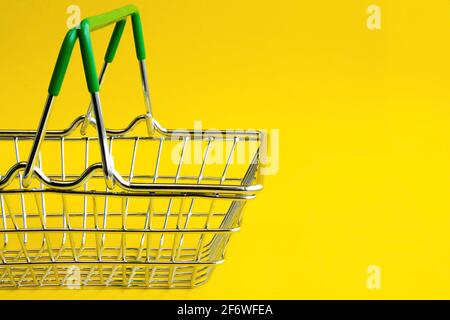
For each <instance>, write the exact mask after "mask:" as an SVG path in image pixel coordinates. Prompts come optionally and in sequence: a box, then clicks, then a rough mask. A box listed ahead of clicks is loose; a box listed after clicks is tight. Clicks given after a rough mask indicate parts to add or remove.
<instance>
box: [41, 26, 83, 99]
mask: <svg viewBox="0 0 450 320" xmlns="http://www.w3.org/2000/svg"><path fill="white" fill-rule="evenodd" d="M77 37H78V33H77V29H71V30H69V31H68V32H67V34H66V36H65V38H64V41H63V43H62V45H61V49H60V50H59V54H58V59H57V60H56V64H55V68H54V69H53V75H52V79H51V80H50V85H49V87H48V93H49V94H51V95H52V96H57V95H58V94H59V92H60V91H61V86H62V83H63V80H64V76H65V75H66V71H67V66H68V65H69V61H70V57H71V56H72V51H73V47H74V46H75V42H76V41H77Z"/></svg>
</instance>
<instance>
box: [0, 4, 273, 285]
mask: <svg viewBox="0 0 450 320" xmlns="http://www.w3.org/2000/svg"><path fill="white" fill-rule="evenodd" d="M127 18H130V20H131V23H132V28H133V36H134V42H135V48H136V54H137V58H138V61H139V66H140V76H141V80H142V86H143V91H144V97H145V107H146V110H145V114H143V115H140V116H138V117H136V118H135V119H134V120H133V121H132V122H131V123H130V124H129V125H128V126H127V127H126V128H124V129H106V128H105V126H104V122H103V117H102V108H101V103H100V98H99V87H100V83H101V82H102V80H103V78H104V75H105V72H106V70H107V67H108V65H109V64H110V63H111V62H112V61H113V59H114V56H115V53H116V49H117V47H118V44H119V42H120V38H121V35H122V32H123V30H124V27H125V24H126V20H127ZM111 24H115V27H114V31H113V33H112V37H111V40H110V42H109V45H108V49H107V52H106V55H105V59H104V66H103V68H102V69H101V72H100V73H99V75H97V72H96V66H95V62H94V56H93V50H92V45H91V38H90V33H91V32H93V31H95V30H97V29H100V28H103V27H106V26H108V25H111ZM77 40H79V41H80V48H81V55H82V60H83V66H84V73H85V77H86V82H87V87H88V90H89V93H90V98H91V103H90V105H89V109H88V111H87V112H86V114H85V115H82V116H80V117H78V118H77V119H75V120H74V121H73V122H72V124H71V125H69V126H68V127H67V128H66V129H62V130H47V122H48V119H49V114H50V110H51V108H52V104H53V102H54V99H55V97H56V96H58V94H59V92H60V89H61V85H62V82H63V79H64V76H65V73H66V69H67V66H68V64H69V60H70V57H71V53H72V51H73V48H74V45H75V43H76V41H77ZM145 57H146V54H145V48H144V41H143V34H142V26H141V20H140V14H139V12H138V10H137V8H136V7H135V6H133V5H129V6H126V7H123V8H120V9H117V10H114V11H111V12H108V13H105V14H102V15H98V16H94V17H90V18H87V19H84V20H83V21H82V22H81V24H80V25H79V26H78V27H77V28H74V29H71V30H69V31H68V32H67V34H66V36H65V39H64V41H63V44H62V47H61V49H60V52H59V55H58V59H57V62H56V66H55V68H54V71H53V75H52V78H51V82H50V85H49V89H48V93H49V94H48V97H47V100H46V103H45V107H44V111H43V114H42V117H41V120H40V122H39V126H38V129H37V130H36V131H34V130H2V131H0V150H1V151H2V158H1V159H2V160H1V163H0V174H1V176H0V209H1V220H0V221H1V222H0V233H1V234H0V287H28V286H70V287H73V286H77V287H78V286H125V287H142V288H189V287H194V286H198V285H200V284H203V283H205V282H206V281H207V280H208V279H209V277H210V275H211V273H212V271H213V269H214V267H215V266H216V265H217V264H220V263H221V262H223V259H224V254H225V248H226V246H227V243H228V241H229V239H230V236H231V234H232V233H233V232H235V231H237V230H238V229H239V227H240V225H241V218H242V210H243V207H244V205H245V203H246V202H247V200H249V199H253V198H254V197H255V196H256V192H257V191H258V190H260V189H261V188H262V185H261V178H260V174H259V171H260V170H259V166H260V162H261V161H260V153H261V151H260V150H262V148H263V144H264V141H265V136H264V134H263V133H262V132H260V131H254V130H249V131H245V130H195V129H194V130H170V129H165V128H164V127H163V126H161V125H160V124H159V123H158V122H157V121H156V120H155V118H154V117H153V114H152V110H151V105H150V95H149V88H148V82H147V72H146V67H145ZM78 129H80V130H78ZM24 156H25V157H24Z"/></svg>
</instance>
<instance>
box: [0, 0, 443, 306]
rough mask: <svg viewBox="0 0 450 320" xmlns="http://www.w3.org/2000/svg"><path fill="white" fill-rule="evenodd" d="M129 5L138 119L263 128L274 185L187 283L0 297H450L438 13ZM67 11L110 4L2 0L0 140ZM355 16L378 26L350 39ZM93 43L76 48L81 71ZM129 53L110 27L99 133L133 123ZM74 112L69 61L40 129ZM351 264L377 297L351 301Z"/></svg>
mask: <svg viewBox="0 0 450 320" xmlns="http://www.w3.org/2000/svg"><path fill="white" fill-rule="evenodd" d="M134 3H135V4H136V5H137V6H138V7H139V8H140V10H141V15H142V21H143V25H144V33H145V40H146V46H147V51H148V59H147V66H148V69H149V75H150V86H151V91H152V101H153V104H154V113H155V116H156V118H157V119H158V120H159V121H160V122H161V123H162V124H163V125H165V126H167V127H181V128H186V127H192V126H193V123H194V121H195V120H202V121H203V126H204V127H205V128H206V127H208V128H266V129H271V128H274V129H279V130H280V170H279V173H278V174H277V175H275V176H268V177H266V179H265V189H264V191H263V192H261V193H260V194H259V195H258V198H257V200H256V201H253V202H251V203H250V204H249V205H248V207H247V208H246V212H245V219H244V220H245V221H244V225H243V228H242V230H241V231H240V232H239V233H238V234H236V235H235V236H234V238H232V240H231V243H230V246H229V248H228V255H227V260H226V262H225V264H223V265H221V266H219V267H218V268H217V269H216V270H215V272H214V274H213V276H212V278H211V280H210V281H209V283H207V284H206V285H204V286H202V287H199V288H196V289H193V290H129V289H114V290H111V289H109V290H106V289H102V290H98V289H87V290H68V289H57V290H46V289H44V290H0V298H121V299H128V298H130V299H166V298H167V299H178V298H179V299H209V298H211V299H226V298H235V299H240V298H254V299H266V298H267V299H294V298H295V299H304V298H306V299H309V298H362V299H371V298H450V290H449V289H450V250H449V248H450V232H449V228H450V197H449V194H450V90H449V88H450V41H449V37H450V22H449V21H450V2H449V1H447V0H431V1H427V2H426V3H422V2H419V1H416V2H415V1H406V0H401V1H400V0H396V1H382V0H376V1H375V0H371V1H363V0H346V1H331V0H328V1H294V0H291V1H286V0H280V1H262V0H247V1H241V0H228V1H181V0H177V1H166V0H152V1H144V0H142V1H141V0H134ZM71 4H77V5H79V6H80V7H81V10H82V16H83V17H87V16H90V15H93V14H98V13H102V12H105V11H108V10H110V9H114V8H116V7H119V6H121V5H124V4H127V2H126V1H122V0H108V1H95V3H94V1H87V0H75V1H72V0H71V1H62V0H45V1H44V0H39V1H37V0H35V1H31V0H20V1H8V2H6V1H2V3H1V5H2V10H1V19H0V46H1V47H0V57H1V59H0V70H1V77H0V93H1V97H2V99H1V111H2V112H1V115H2V117H1V127H2V128H35V127H36V125H37V121H38V118H39V115H40V113H41V109H42V106H43V103H44V100H45V96H46V90H47V86H48V81H49V79H50V75H51V71H52V68H53V65H54V62H55V59H56V56H57V52H58V50H59V45H60V43H61V41H62V39H63V36H64V34H65V32H66V19H67V18H68V14H67V13H66V8H67V7H68V6H69V5H71ZM370 4H376V5H379V6H380V8H381V14H382V16H381V18H382V22H381V30H372V31H371V30H368V29H367V27H366V19H367V17H368V15H367V13H366V9H367V7H368V6H369V5H370ZM110 32H111V30H110V29H109V30H105V31H99V32H97V33H95V34H94V35H93V44H94V48H95V53H96V57H97V61H98V62H97V63H98V65H100V63H101V60H102V57H103V52H104V50H105V48H106V45H107V41H108V37H109V35H110ZM131 41H132V36H131V31H130V29H129V26H128V28H127V29H126V31H125V36H124V39H123V40H122V45H121V47H120V48H119V50H118V54H117V58H116V60H115V62H114V65H113V66H111V69H110V72H109V73H108V75H107V79H106V82H105V86H104V87H103V88H102V101H103V103H104V113H105V118H106V124H107V126H108V127H120V126H124V125H125V124H127V123H128V122H129V121H130V120H131V119H132V118H133V116H134V115H136V114H138V113H142V111H143V104H142V93H141V88H140V83H139V76H138V67H137V63H136V61H135V55H134V48H133V45H132V43H131ZM77 48H78V47H77ZM128 75H129V76H128ZM88 100H89V96H88V94H87V91H86V87H85V84H84V78H83V74H82V67H81V59H80V54H79V52H78V50H76V51H75V54H74V56H73V63H72V64H71V66H70V67H69V70H68V74H67V79H66V81H65V83H64V86H63V90H62V94H61V98H59V99H58V100H57V102H56V105H55V108H54V113H53V116H52V120H51V127H53V128H56V127H59V128H62V127H66V126H67V124H69V123H70V122H71V121H72V120H73V119H74V118H75V117H76V116H78V115H80V114H81V113H82V112H84V111H85V109H86V106H87V102H88ZM369 265H378V266H379V267H380V268H381V272H382V283H381V285H382V287H381V289H380V290H369V289H368V288H367V287H366V279H367V276H368V275H367V273H366V271H367V267H368V266H369Z"/></svg>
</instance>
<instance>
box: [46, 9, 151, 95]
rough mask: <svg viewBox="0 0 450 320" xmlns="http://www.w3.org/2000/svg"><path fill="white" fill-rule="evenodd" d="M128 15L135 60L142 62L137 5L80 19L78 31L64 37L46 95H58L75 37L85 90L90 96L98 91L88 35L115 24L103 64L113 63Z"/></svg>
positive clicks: (142, 36)
mask: <svg viewBox="0 0 450 320" xmlns="http://www.w3.org/2000/svg"><path fill="white" fill-rule="evenodd" d="M127 16H131V22H132V26H133V36H134V43H135V48H136V55H137V58H138V59H139V60H144V59H145V57H146V54H145V46H144V35H143V32H142V24H141V18H140V15H139V11H138V9H137V8H136V6H134V5H128V6H125V7H122V8H119V9H116V10H113V11H110V12H107V13H104V14H101V15H98V16H94V17H90V18H86V19H83V21H81V24H80V27H79V29H71V30H69V31H68V32H67V34H66V37H65V39H64V42H63V44H62V46H61V49H60V51H59V55H58V60H57V62H56V65H55V68H54V70H53V75H52V79H51V81H50V86H49V89H48V92H49V94H51V95H53V96H57V95H58V94H59V92H60V90H61V86H62V83H63V80H64V76H65V74H66V71H67V66H68V65H69V61H70V57H71V55H72V51H73V48H74V45H75V42H76V40H77V37H79V38H80V48H81V55H82V58H83V66H84V72H85V76H86V82H87V85H88V90H89V92H91V93H93V92H98V91H99V81H98V76H97V69H96V66H95V60H94V53H93V49H92V42H91V36H90V32H91V31H95V30H98V29H101V28H103V27H106V26H108V25H110V24H113V23H116V26H115V28H114V31H113V34H112V37H111V40H110V42H109V45H108V49H107V51H106V55H105V61H106V62H112V60H113V59H114V56H115V54H116V51H117V47H118V45H119V42H120V38H121V37H122V33H123V29H124V27H125V23H126V18H127Z"/></svg>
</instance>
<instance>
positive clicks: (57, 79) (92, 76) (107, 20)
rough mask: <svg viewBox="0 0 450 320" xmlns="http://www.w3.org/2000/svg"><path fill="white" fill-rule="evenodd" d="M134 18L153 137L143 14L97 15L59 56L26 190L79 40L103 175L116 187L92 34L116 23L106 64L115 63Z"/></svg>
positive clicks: (131, 10)
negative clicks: (126, 26) (129, 18)
mask: <svg viewBox="0 0 450 320" xmlns="http://www.w3.org/2000/svg"><path fill="white" fill-rule="evenodd" d="M128 16H131V21H132V26H133V35H134V43H135V49H136V55H137V58H138V60H139V64H140V70H141V78H142V82H143V88H144V97H145V102H146V109H147V113H146V118H147V127H148V131H149V134H151V133H152V131H153V122H152V115H151V105H150V98H149V96H150V95H149V90H148V80H147V72H146V68H145V57H146V54H145V46H144V36H143V32H142V24H141V19H140V15H139V11H138V9H137V8H136V6H134V5H128V6H125V7H122V8H119V9H116V10H113V11H110V12H107V13H104V14H101V15H97V16H93V17H90V18H86V19H83V20H82V22H81V24H80V26H79V28H78V29H76V28H74V29H71V30H69V31H68V32H67V34H66V36H65V38H64V41H63V43H62V46H61V49H60V51H59V54H58V58H57V61H56V64H55V68H54V70H53V74H52V78H51V80H50V85H49V88H48V97H47V100H46V102H45V106H44V111H43V114H42V117H41V120H40V122H39V126H38V129H37V131H36V136H35V139H34V143H33V146H32V148H31V152H30V155H29V158H28V162H27V165H26V168H25V170H24V174H23V179H22V185H23V187H25V188H26V187H29V186H30V185H31V179H32V175H33V172H34V167H35V163H36V159H37V155H38V154H39V150H40V146H41V144H42V141H43V139H44V137H45V132H46V127H47V123H48V118H49V114H50V111H51V107H52V104H53V100H54V97H56V96H58V95H59V93H60V91H61V86H62V83H63V80H64V77H65V74H66V71H67V67H68V65H69V61H70V58H71V55H72V52H73V48H74V46H75V43H76V41H77V39H78V38H79V40H80V49H81V55H82V59H83V67H84V73H85V78H86V83H87V87H88V91H89V92H90V94H91V101H92V102H91V104H92V111H93V113H94V115H95V122H96V127H97V134H98V140H99V144H100V152H101V157H102V165H103V172H104V175H105V179H106V184H107V186H108V188H110V189H112V188H113V187H114V175H113V171H114V168H113V160H112V157H111V155H110V153H109V148H108V144H107V137H106V129H105V126H104V123H103V115H102V110H101V103H100V96H99V89H100V85H99V78H98V75H97V71H96V66H95V60H94V53H93V49H92V42H91V36H90V33H91V32H92V31H96V30H99V29H101V28H104V27H106V26H108V25H111V24H113V23H116V26H115V28H114V31H113V34H112V37H111V40H110V42H109V45H108V49H107V51H106V54H105V63H108V62H112V61H113V59H114V56H115V54H116V51H117V48H118V45H119V42H120V38H121V36H122V32H123V29H124V27H125V22H126V18H127V17H128Z"/></svg>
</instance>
